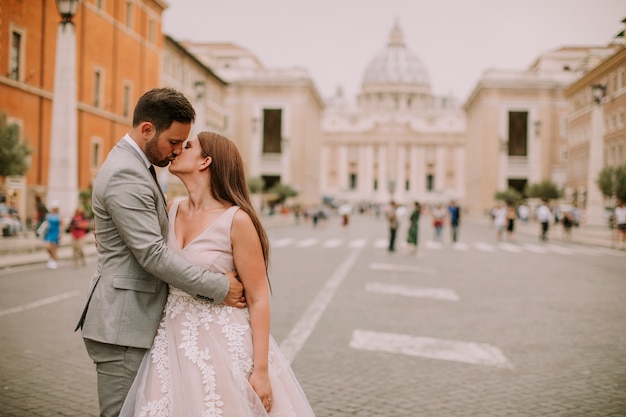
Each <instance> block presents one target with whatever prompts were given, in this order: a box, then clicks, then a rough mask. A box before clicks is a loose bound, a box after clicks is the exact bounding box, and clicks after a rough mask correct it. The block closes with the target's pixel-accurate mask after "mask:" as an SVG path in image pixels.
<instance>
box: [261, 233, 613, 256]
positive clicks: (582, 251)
mask: <svg viewBox="0 0 626 417" xmlns="http://www.w3.org/2000/svg"><path fill="white" fill-rule="evenodd" d="M388 245H389V242H388V241H387V240H386V239H373V240H371V239H367V238H350V239H342V238H337V237H332V238H325V239H324V238H316V237H305V238H300V239H298V238H293V237H281V238H274V239H271V246H272V248H287V247H293V248H298V249H307V248H314V247H320V248H323V249H336V248H341V247H345V248H350V249H358V248H365V247H373V248H376V249H386V248H387V246H388ZM401 245H402V243H401V244H400V246H401ZM400 250H401V249H400ZM420 250H426V251H458V252H467V251H477V252H485V253H497V252H505V253H511V254H524V253H527V254H537V255H546V254H559V255H565V256H578V255H586V256H602V255H609V256H620V255H621V254H620V253H619V252H616V251H612V250H610V249H607V248H600V247H591V246H582V245H572V244H557V243H546V244H534V243H511V242H483V241H470V242H457V243H454V244H449V243H442V242H438V241H433V240H427V241H425V242H423V243H422V244H420Z"/></svg>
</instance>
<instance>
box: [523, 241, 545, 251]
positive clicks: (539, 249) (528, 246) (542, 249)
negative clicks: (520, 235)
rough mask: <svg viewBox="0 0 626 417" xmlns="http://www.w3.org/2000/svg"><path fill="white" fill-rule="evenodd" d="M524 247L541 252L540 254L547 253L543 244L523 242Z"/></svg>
mask: <svg viewBox="0 0 626 417" xmlns="http://www.w3.org/2000/svg"><path fill="white" fill-rule="evenodd" d="M524 249H526V250H529V251H531V252H534V253H541V254H545V253H548V251H547V250H546V248H544V247H543V246H539V245H533V244H532V243H524Z"/></svg>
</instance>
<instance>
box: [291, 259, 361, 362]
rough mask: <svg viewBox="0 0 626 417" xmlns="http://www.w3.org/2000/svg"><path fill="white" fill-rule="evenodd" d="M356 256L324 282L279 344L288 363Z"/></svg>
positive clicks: (300, 347)
mask: <svg viewBox="0 0 626 417" xmlns="http://www.w3.org/2000/svg"><path fill="white" fill-rule="evenodd" d="M358 254H359V250H355V251H353V252H352V253H351V254H350V255H349V256H348V258H347V259H346V260H345V261H343V263H342V264H341V265H339V268H337V269H336V270H335V272H334V273H333V274H332V275H331V277H330V279H329V280H328V281H326V284H325V285H324V288H322V289H321V290H320V292H319V293H318V294H317V296H316V297H315V298H314V299H313V301H311V304H309V307H308V308H307V309H306V311H305V312H304V313H303V314H302V317H301V318H300V320H299V321H298V322H297V323H296V325H295V326H294V328H293V329H291V332H289V335H287V337H286V338H285V340H284V341H283V342H282V343H281V345H280V350H281V351H282V353H283V355H284V356H285V358H286V359H287V361H289V363H291V362H292V361H293V360H294V359H295V357H296V355H297V354H298V352H300V350H301V349H302V346H304V343H305V342H306V340H307V339H308V338H309V336H310V335H311V333H312V332H313V329H315V326H316V325H317V322H318V321H319V319H320V317H321V316H322V314H323V313H324V310H326V307H328V304H329V303H330V300H331V299H332V298H333V296H334V295H335V292H337V288H338V287H339V285H340V284H341V282H342V281H343V280H344V279H345V278H346V276H347V275H348V272H350V269H352V266H353V265H354V263H355V262H356V259H357V257H358Z"/></svg>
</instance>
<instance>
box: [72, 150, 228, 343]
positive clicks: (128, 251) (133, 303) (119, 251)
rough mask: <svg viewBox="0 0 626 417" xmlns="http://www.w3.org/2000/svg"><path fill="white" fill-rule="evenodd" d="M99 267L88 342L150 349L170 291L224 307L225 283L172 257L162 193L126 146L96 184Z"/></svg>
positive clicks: (84, 318)
mask: <svg viewBox="0 0 626 417" xmlns="http://www.w3.org/2000/svg"><path fill="white" fill-rule="evenodd" d="M92 199H93V202H92V205H93V212H94V220H95V229H96V241H97V246H98V266H97V269H96V272H95V274H94V276H93V278H92V280H91V285H90V287H89V291H88V299H87V303H86V305H85V308H84V310H83V314H82V315H81V318H80V320H79V323H78V326H77V329H79V328H81V327H82V335H83V337H84V338H87V339H92V340H95V341H98V342H103V343H110V344H114V345H122V346H133V347H139V348H149V347H150V346H151V345H152V341H153V338H154V335H155V334H156V330H157V327H158V325H159V321H160V318H161V313H162V312H163V308H164V306H165V301H166V298H167V291H168V286H167V284H171V285H173V286H175V287H177V288H180V289H182V290H183V291H185V292H187V293H188V294H191V295H195V296H196V297H197V298H200V299H203V300H206V301H209V302H214V303H221V302H222V301H223V300H224V298H225V297H226V293H227V292H228V287H229V283H228V278H226V277H225V276H224V275H222V274H214V273H210V272H208V271H207V270H206V269H204V268H201V267H199V266H196V265H192V264H191V263H189V262H187V261H186V260H185V259H183V258H182V257H181V256H179V255H178V254H176V253H175V252H174V251H172V250H171V249H168V247H167V245H166V242H167V232H168V216H167V211H166V206H165V200H164V198H163V194H162V193H161V190H160V189H159V187H158V186H157V184H156V182H155V181H154V180H153V178H152V176H151V175H150V171H149V170H148V169H147V168H146V165H145V163H144V161H143V159H142V158H141V156H140V155H139V154H138V152H137V150H136V149H134V148H133V147H132V146H131V145H130V144H129V143H128V142H127V141H126V140H124V139H122V140H121V141H120V142H119V143H118V144H117V145H116V146H115V147H114V148H113V149H112V150H111V152H110V153H109V155H108V156H107V159H106V161H105V162H104V164H103V165H102V167H101V168H100V170H99V171H98V175H97V177H96V180H95V182H94V184H93V195H92Z"/></svg>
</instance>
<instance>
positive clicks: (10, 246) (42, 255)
mask: <svg viewBox="0 0 626 417" xmlns="http://www.w3.org/2000/svg"><path fill="white" fill-rule="evenodd" d="M261 221H262V222H263V225H264V226H265V227H266V228H272V227H280V226H285V225H290V224H293V223H294V222H295V220H294V217H293V216H292V215H278V214H277V215H274V216H263V217H262V218H261ZM84 251H85V256H86V257H87V258H90V257H95V256H96V247H95V245H94V237H93V234H91V233H90V234H88V235H87V237H86V238H85V246H84ZM58 259H59V263H60V264H66V263H71V262H72V238H71V236H70V235H69V234H65V233H64V234H62V236H61V242H60V245H59V250H58ZM47 261H48V253H47V252H46V249H45V247H44V241H43V240H42V239H39V238H38V237H36V236H35V232H33V231H29V232H28V233H27V235H26V236H15V237H0V270H2V269H7V268H12V267H18V266H25V265H35V264H45V263H46V262H47Z"/></svg>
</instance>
